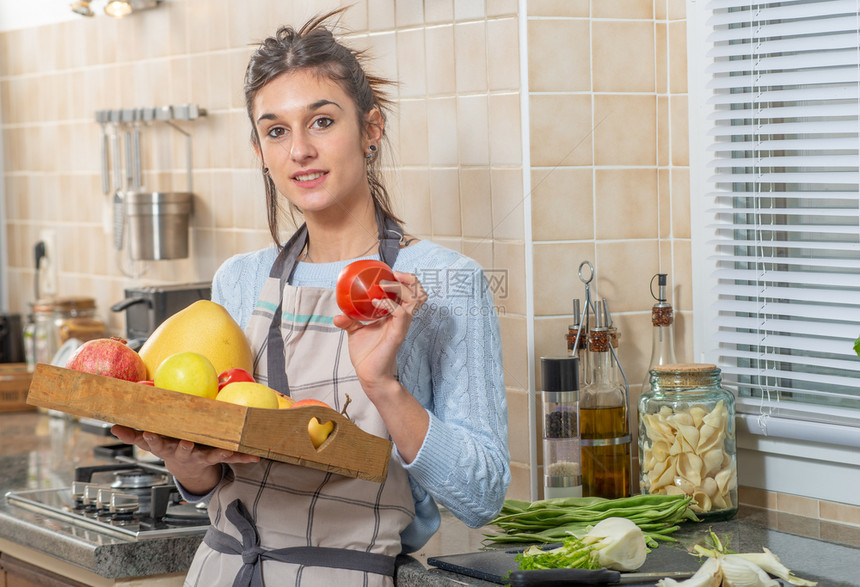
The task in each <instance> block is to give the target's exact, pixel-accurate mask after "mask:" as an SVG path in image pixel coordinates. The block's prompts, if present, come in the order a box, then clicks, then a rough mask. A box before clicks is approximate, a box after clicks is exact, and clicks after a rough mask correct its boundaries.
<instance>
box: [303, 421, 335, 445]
mask: <svg viewBox="0 0 860 587" xmlns="http://www.w3.org/2000/svg"><path fill="white" fill-rule="evenodd" d="M332 430H334V422H332V421H331V420H329V421H328V422H326V423H325V424H320V421H319V420H317V419H316V418H311V419H310V420H308V434H309V435H310V437H311V444H313V445H314V448H319V447H320V445H321V444H322V443H323V442H325V439H326V438H328V435H329V434H331V431H332Z"/></svg>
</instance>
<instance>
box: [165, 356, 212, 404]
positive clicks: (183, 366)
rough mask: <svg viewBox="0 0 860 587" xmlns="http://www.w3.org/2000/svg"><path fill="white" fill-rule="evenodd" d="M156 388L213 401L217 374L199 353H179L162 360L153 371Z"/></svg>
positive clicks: (207, 360)
mask: <svg viewBox="0 0 860 587" xmlns="http://www.w3.org/2000/svg"><path fill="white" fill-rule="evenodd" d="M154 383H155V386H156V387H160V388H162V389H171V390H173V391H179V392H182V393H187V394H190V395H199V396H201V397H208V398H210V399H214V398H215V396H216V395H218V373H217V371H215V367H213V366H212V363H211V362H210V361H209V359H207V358H206V357H204V356H203V355H201V354H200V353H193V352H181V353H176V354H174V355H170V356H169V357H167V358H166V359H164V360H163V361H162V362H161V364H160V365H159V366H158V369H156V370H155V378H154Z"/></svg>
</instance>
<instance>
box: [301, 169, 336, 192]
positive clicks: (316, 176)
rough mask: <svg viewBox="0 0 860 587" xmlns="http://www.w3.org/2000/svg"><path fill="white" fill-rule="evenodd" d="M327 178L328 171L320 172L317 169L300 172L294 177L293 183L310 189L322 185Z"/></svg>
mask: <svg viewBox="0 0 860 587" xmlns="http://www.w3.org/2000/svg"><path fill="white" fill-rule="evenodd" d="M326 177H328V172H327V171H318V170H315V169H311V170H308V171H300V172H299V173H296V174H295V175H293V183H295V184H296V185H297V186H299V187H302V188H306V189H310V188H315V187H317V186H318V185H320V184H322V183H323V182H324V181H325V179H326Z"/></svg>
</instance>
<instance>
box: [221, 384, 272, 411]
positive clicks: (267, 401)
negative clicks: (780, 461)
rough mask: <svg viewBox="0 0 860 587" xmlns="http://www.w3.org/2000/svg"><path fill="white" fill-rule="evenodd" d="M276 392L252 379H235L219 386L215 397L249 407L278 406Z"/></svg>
mask: <svg viewBox="0 0 860 587" xmlns="http://www.w3.org/2000/svg"><path fill="white" fill-rule="evenodd" d="M278 395H280V394H278V392H277V391H275V390H274V389H272V388H271V387H268V386H266V385H263V384H262V383H255V382H253V381H235V382H233V383H229V384H227V385H225V386H224V387H222V388H221V391H219V392H218V395H217V396H215V399H217V400H218V401H222V402H229V403H231V404H238V405H240V406H248V407H249V408H270V409H277V408H278Z"/></svg>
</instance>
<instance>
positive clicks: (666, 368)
mask: <svg viewBox="0 0 860 587" xmlns="http://www.w3.org/2000/svg"><path fill="white" fill-rule="evenodd" d="M716 368H717V366H716V365H712V364H710V363H669V364H667V365H655V366H654V367H653V368H652V369H651V370H652V371H657V372H661V373H665V372H670V371H671V372H672V373H675V372H681V373H700V372H702V371H713V370H714V369H716Z"/></svg>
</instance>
